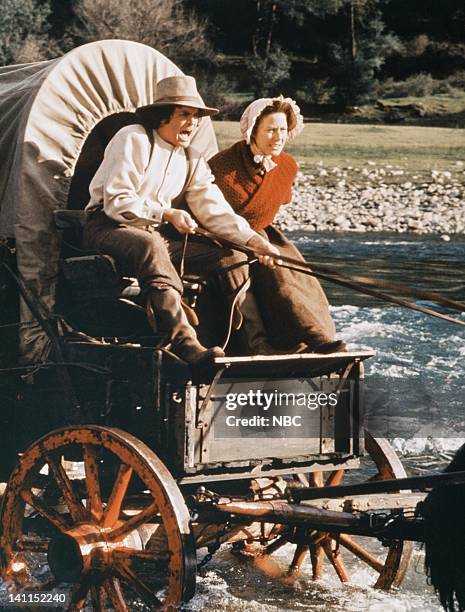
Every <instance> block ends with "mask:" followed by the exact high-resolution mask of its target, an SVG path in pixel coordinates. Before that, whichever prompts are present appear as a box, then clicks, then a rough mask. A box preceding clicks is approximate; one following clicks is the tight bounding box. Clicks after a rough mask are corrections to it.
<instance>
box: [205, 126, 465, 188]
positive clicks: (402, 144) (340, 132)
mask: <svg viewBox="0 0 465 612" xmlns="http://www.w3.org/2000/svg"><path fill="white" fill-rule="evenodd" d="M214 126H215V131H216V134H217V138H218V145H219V147H220V149H222V148H224V147H227V146H229V145H230V144H232V143H233V142H235V141H236V140H239V139H240V133H239V126H238V123H236V122H231V121H224V122H215V124H214ZM286 150H287V151H288V152H289V153H291V154H292V155H294V157H295V158H296V159H297V160H298V161H299V162H300V164H301V166H302V168H303V169H305V170H308V171H312V169H313V168H314V167H321V165H323V166H325V167H340V168H349V170H351V169H355V173H357V172H358V170H357V169H360V168H362V167H363V166H366V165H371V164H368V162H375V164H376V165H377V166H388V165H389V166H393V167H394V168H400V169H402V170H403V171H404V175H403V176H402V179H399V177H397V176H394V177H391V180H386V182H399V180H402V181H404V180H406V175H410V174H412V175H415V181H418V182H420V181H421V180H426V179H427V178H428V177H430V176H431V171H432V170H439V171H444V170H448V171H451V172H454V173H456V172H457V173H460V174H461V176H462V178H463V180H465V174H463V171H464V170H465V166H463V167H462V165H461V164H462V162H465V129H454V128H436V127H418V126H386V125H364V124H335V123H307V124H306V125H305V129H304V131H303V132H302V133H301V135H300V136H298V137H297V138H296V139H295V140H293V141H290V142H289V144H288V146H287V148H286ZM457 162H458V163H457ZM350 174H351V172H349V177H350Z"/></svg>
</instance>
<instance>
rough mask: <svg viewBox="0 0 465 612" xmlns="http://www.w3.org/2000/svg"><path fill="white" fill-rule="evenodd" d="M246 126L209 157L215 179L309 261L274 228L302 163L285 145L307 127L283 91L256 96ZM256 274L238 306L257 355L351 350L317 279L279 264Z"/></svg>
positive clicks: (275, 237)
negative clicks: (338, 332)
mask: <svg viewBox="0 0 465 612" xmlns="http://www.w3.org/2000/svg"><path fill="white" fill-rule="evenodd" d="M240 129H241V134H242V138H243V140H241V141H240V142H236V143H235V144H234V145H232V146H231V147H229V148H228V149H225V150H224V151H220V152H219V153H218V154H217V155H215V156H214V157H213V158H212V159H210V160H209V164H210V167H211V169H212V171H213V174H214V175H215V180H216V183H217V185H218V186H219V187H220V189H221V190H222V192H223V194H224V196H225V197H226V199H227V200H228V202H229V203H230V204H231V206H232V207H233V209H234V210H235V212H236V213H238V214H240V215H242V216H243V217H244V218H245V219H246V220H247V221H248V222H249V224H250V226H251V227H252V228H253V229H254V230H255V231H257V232H259V233H260V234H261V235H262V236H263V237H266V238H267V239H268V240H269V241H270V242H271V243H272V244H273V245H275V246H276V247H278V248H279V251H280V253H281V254H282V255H284V256H286V257H292V258H294V259H297V260H299V261H304V259H303V257H302V255H301V254H300V253H299V251H298V250H297V249H296V247H295V246H294V245H293V244H292V243H291V242H290V241H289V240H288V239H287V238H286V237H285V236H284V234H283V233H282V232H281V231H280V230H278V229H277V228H276V227H274V226H273V225H271V224H272V223H273V220H274V218H275V216H276V214H277V213H278V211H279V209H280V207H281V206H282V205H284V204H288V203H289V202H290V201H291V198H292V191H291V187H292V183H293V182H294V179H295V177H296V174H297V169H298V168H297V163H296V162H295V160H294V158H293V157H292V156H291V155H289V154H287V153H284V152H283V148H284V145H285V144H286V141H287V140H288V138H289V139H291V138H294V137H295V136H297V134H299V133H300V132H301V131H302V129H303V118H302V115H301V113H300V110H299V107H298V106H297V105H296V103H295V102H294V101H293V100H291V99H290V98H283V97H282V96H280V97H279V98H261V99H259V100H255V101H254V102H252V103H251V104H250V105H249V106H248V107H247V108H246V109H245V111H244V113H243V115H242V117H241V120H240ZM251 275H252V289H253V293H251V292H250V291H248V292H247V295H246V297H245V299H244V300H243V302H242V304H241V305H240V309H241V311H242V314H243V339H244V340H245V343H246V344H247V346H246V348H247V349H248V350H249V351H250V352H251V353H255V354H257V353H261V354H263V353H273V352H279V351H281V352H282V351H288V352H290V351H296V350H297V351H299V352H301V351H302V350H307V349H310V350H311V351H314V352H322V353H329V352H333V351H341V350H345V348H346V347H345V344H344V343H343V342H341V341H335V338H334V335H335V326H334V322H333V320H332V318H331V315H330V313H329V308H328V306H329V304H328V300H327V299H326V296H325V294H324V292H323V289H322V288H321V285H320V283H319V282H318V281H317V280H316V278H314V277H312V276H309V275H305V274H302V273H299V272H294V271H291V270H288V269H286V268H283V267H281V266H277V267H276V268H265V267H264V266H252V267H251ZM254 296H255V297H254ZM267 341H268V343H269V344H267ZM302 343H304V345H302ZM270 345H271V346H270Z"/></svg>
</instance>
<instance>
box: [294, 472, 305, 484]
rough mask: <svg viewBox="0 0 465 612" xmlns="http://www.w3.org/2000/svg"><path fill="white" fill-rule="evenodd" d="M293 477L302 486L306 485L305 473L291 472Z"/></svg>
mask: <svg viewBox="0 0 465 612" xmlns="http://www.w3.org/2000/svg"><path fill="white" fill-rule="evenodd" d="M293 478H294V480H296V481H297V482H300V484H301V485H303V486H304V487H308V478H307V477H306V476H305V474H293Z"/></svg>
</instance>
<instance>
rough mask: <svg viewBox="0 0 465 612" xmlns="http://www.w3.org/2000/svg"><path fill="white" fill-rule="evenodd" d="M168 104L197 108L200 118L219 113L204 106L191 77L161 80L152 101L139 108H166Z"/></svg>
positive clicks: (172, 77) (183, 76) (215, 109)
mask: <svg viewBox="0 0 465 612" xmlns="http://www.w3.org/2000/svg"><path fill="white" fill-rule="evenodd" d="M169 104H175V105H176V106H190V107H192V108H198V109H199V111H200V115H201V116H205V115H216V114H217V113H219V110H218V109H217V108H210V107H208V106H205V104H204V102H203V100H202V98H201V97H200V94H199V92H198V91H197V84H196V82H195V79H194V77H192V76H186V75H182V76H171V77H166V79H162V80H161V81H159V82H158V83H157V90H156V95H155V99H154V101H153V102H152V103H151V104H147V105H146V106H141V107H140V108H141V109H149V108H154V107H156V106H167V105H169Z"/></svg>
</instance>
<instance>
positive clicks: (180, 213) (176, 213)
mask: <svg viewBox="0 0 465 612" xmlns="http://www.w3.org/2000/svg"><path fill="white" fill-rule="evenodd" d="M163 221H168V222H169V223H171V224H172V225H174V227H175V228H176V229H177V230H178V232H179V233H180V234H193V233H194V231H195V228H196V227H197V223H196V222H195V221H194V219H193V218H192V217H191V215H190V214H189V213H188V212H187V210H179V209H177V208H167V209H166V210H165V211H163Z"/></svg>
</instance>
